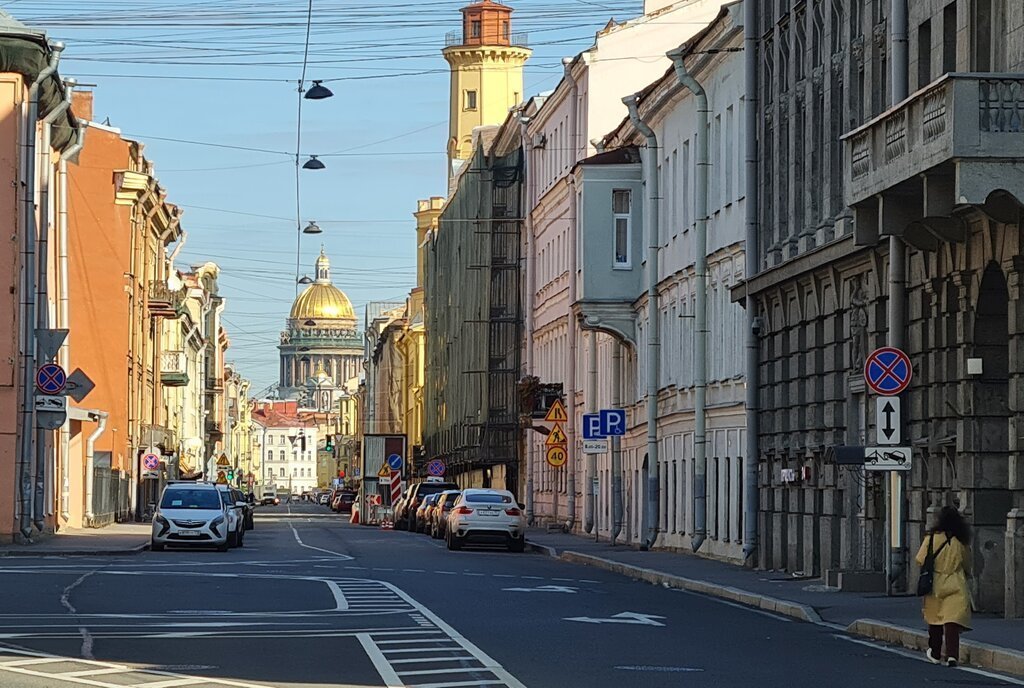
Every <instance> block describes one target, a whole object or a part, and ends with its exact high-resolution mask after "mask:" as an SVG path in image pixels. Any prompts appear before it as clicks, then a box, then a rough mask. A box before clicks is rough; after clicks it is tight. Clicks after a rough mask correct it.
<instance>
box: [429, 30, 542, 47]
mask: <svg viewBox="0 0 1024 688" xmlns="http://www.w3.org/2000/svg"><path fill="white" fill-rule="evenodd" d="M529 37H530V36H529V34H527V33H525V32H519V33H513V34H509V35H507V36H499V35H497V34H494V35H490V34H485V35H481V36H466V35H465V32H464V31H463V30H462V29H456V30H455V31H449V32H448V33H447V34H445V37H444V45H445V47H447V48H450V47H452V46H457V45H469V46H478V45H488V46H490V45H501V46H512V47H514V48H528V47H530V42H529Z"/></svg>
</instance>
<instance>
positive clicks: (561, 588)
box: [502, 585, 576, 594]
mask: <svg viewBox="0 0 1024 688" xmlns="http://www.w3.org/2000/svg"><path fill="white" fill-rule="evenodd" d="M502 590H504V591H505V592H568V593H572V594H576V588H570V587H567V586H565V585H542V586H540V587H537V588H502Z"/></svg>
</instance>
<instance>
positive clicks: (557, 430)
mask: <svg viewBox="0 0 1024 688" xmlns="http://www.w3.org/2000/svg"><path fill="white" fill-rule="evenodd" d="M567 439H568V438H566V436H565V431H564V430H562V426H561V425H559V424H558V423H555V425H554V427H552V428H551V432H549V433H548V438H547V440H545V441H544V444H546V445H547V446H549V447H560V446H565V442H566V440H567Z"/></svg>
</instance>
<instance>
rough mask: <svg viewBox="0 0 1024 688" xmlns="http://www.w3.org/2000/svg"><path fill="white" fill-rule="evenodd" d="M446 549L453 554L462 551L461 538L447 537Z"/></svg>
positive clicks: (455, 536)
mask: <svg viewBox="0 0 1024 688" xmlns="http://www.w3.org/2000/svg"><path fill="white" fill-rule="evenodd" d="M448 549H450V550H452V551H453V552H454V551H456V550H460V549H462V538H460V537H459V536H458V535H451V534H449V535H448Z"/></svg>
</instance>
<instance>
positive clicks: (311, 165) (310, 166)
mask: <svg viewBox="0 0 1024 688" xmlns="http://www.w3.org/2000/svg"><path fill="white" fill-rule="evenodd" d="M325 167H327V165H325V164H323V163H322V162H320V160H319V159H318V158H317V157H316V156H315V155H311V156H309V160H307V161H306V162H305V164H303V165H302V169H304V170H322V169H324V168H325Z"/></svg>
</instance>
